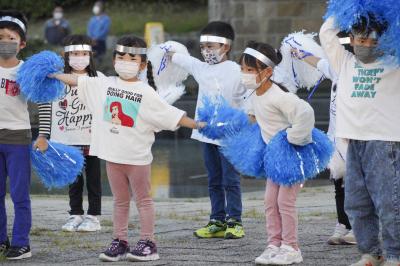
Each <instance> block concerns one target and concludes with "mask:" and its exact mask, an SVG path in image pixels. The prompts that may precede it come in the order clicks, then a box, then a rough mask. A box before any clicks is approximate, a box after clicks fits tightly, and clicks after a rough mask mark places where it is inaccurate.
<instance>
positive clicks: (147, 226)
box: [106, 162, 155, 241]
mask: <svg viewBox="0 0 400 266" xmlns="http://www.w3.org/2000/svg"><path fill="white" fill-rule="evenodd" d="M106 168H107V175H108V180H109V182H110V187H111V191H112V194H113V199H114V210H113V227H114V228H113V229H114V233H113V234H114V238H118V239H120V240H125V241H127V240H128V221H129V206H130V201H131V192H130V190H129V188H130V189H131V191H132V194H133V197H134V199H135V201H136V208H137V209H138V212H139V220H140V239H150V240H152V241H154V221H155V212H154V203H153V199H152V198H151V196H150V188H151V186H150V171H151V166H150V165H128V164H117V163H112V162H106Z"/></svg>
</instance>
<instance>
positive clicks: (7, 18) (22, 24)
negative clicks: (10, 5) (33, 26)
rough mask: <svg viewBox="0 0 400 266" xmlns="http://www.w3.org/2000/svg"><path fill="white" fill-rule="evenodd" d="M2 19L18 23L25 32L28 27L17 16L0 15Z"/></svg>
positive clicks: (0, 19)
mask: <svg viewBox="0 0 400 266" xmlns="http://www.w3.org/2000/svg"><path fill="white" fill-rule="evenodd" d="M0 21H9V22H13V23H15V24H17V25H18V26H19V27H20V28H21V29H22V30H23V31H24V32H26V27H25V25H24V23H23V22H22V21H21V20H19V19H17V18H14V17H11V16H4V17H0Z"/></svg>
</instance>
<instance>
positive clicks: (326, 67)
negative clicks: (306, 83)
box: [317, 58, 337, 82]
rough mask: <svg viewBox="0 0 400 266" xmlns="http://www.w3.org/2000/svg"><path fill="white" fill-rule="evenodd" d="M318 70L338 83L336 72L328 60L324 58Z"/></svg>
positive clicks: (318, 65) (319, 63) (320, 61)
mask: <svg viewBox="0 0 400 266" xmlns="http://www.w3.org/2000/svg"><path fill="white" fill-rule="evenodd" d="M317 69H318V70H319V71H321V73H322V74H324V76H325V77H326V78H328V79H330V80H331V81H333V82H336V79H337V75H336V73H335V71H334V70H333V69H332V68H331V66H330V64H329V61H328V60H327V59H324V58H322V59H321V60H319V61H318V63H317Z"/></svg>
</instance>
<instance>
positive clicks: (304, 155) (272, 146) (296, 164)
mask: <svg viewBox="0 0 400 266" xmlns="http://www.w3.org/2000/svg"><path fill="white" fill-rule="evenodd" d="M312 139H313V142H312V143H310V144H307V145H305V146H296V145H293V144H291V143H289V142H288V140H287V133H286V131H285V130H282V131H280V132H279V133H278V134H276V135H275V136H274V137H273V138H272V139H271V141H270V142H269V143H268V145H267V147H266V149H265V154H264V169H265V173H266V176H267V178H270V179H271V180H272V181H273V182H274V183H276V184H279V185H283V186H291V185H293V184H298V183H302V182H304V181H306V180H308V179H312V178H314V177H316V176H317V174H319V173H320V172H322V171H323V170H325V169H326V167H327V166H328V163H329V161H330V158H331V156H332V154H333V151H334V147H333V144H332V142H331V141H330V140H329V138H328V136H327V135H326V134H325V133H323V132H322V131H320V130H319V129H316V128H314V129H313V131H312Z"/></svg>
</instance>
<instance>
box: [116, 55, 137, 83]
mask: <svg viewBox="0 0 400 266" xmlns="http://www.w3.org/2000/svg"><path fill="white" fill-rule="evenodd" d="M114 68H115V72H117V73H118V75H119V76H120V77H121V78H122V79H132V78H134V77H137V75H138V73H139V64H138V63H136V62H128V61H122V60H115V66H114Z"/></svg>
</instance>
